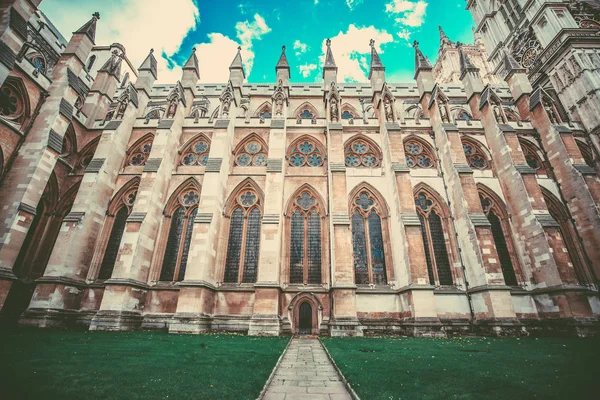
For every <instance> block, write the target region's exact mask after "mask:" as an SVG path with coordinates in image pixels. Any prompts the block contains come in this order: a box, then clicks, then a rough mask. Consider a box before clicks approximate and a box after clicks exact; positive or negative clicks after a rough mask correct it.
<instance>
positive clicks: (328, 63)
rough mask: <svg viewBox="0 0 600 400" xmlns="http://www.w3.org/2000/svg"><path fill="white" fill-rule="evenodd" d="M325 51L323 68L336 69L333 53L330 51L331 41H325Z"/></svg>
mask: <svg viewBox="0 0 600 400" xmlns="http://www.w3.org/2000/svg"><path fill="white" fill-rule="evenodd" d="M325 45H326V46H327V51H326V53H325V68H337V66H336V65H335V60H334V59H333V52H332V51H331V39H327V40H326V41H325Z"/></svg>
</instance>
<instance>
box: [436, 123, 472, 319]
mask: <svg viewBox="0 0 600 400" xmlns="http://www.w3.org/2000/svg"><path fill="white" fill-rule="evenodd" d="M429 136H431V138H433V139H435V132H434V131H429ZM433 146H434V148H435V156H436V157H437V159H438V165H439V162H440V151H439V149H438V147H437V143H436V142H435V140H433ZM439 168H440V169H439V171H440V174H441V177H442V181H443V182H444V191H445V193H446V199H448V211H449V212H450V219H451V220H452V226H453V227H454V221H455V219H454V213H453V212H452V207H450V205H451V204H450V196H449V194H448V185H447V183H446V176H445V175H444V170H443V169H442V167H441V165H440V166H439ZM454 236H455V239H457V238H458V233H456V228H455V229H454ZM456 246H457V247H458V257H459V258H460V265H461V267H462V273H463V279H464V281H465V288H466V290H465V293H466V295H467V300H468V301H469V312H470V313H471V319H470V320H469V324H470V325H471V326H472V325H473V321H474V320H475V311H473V299H472V298H471V293H469V280H468V279H467V269H466V267H465V262H464V260H463V256H462V249H461V248H460V243H459V242H458V240H456Z"/></svg>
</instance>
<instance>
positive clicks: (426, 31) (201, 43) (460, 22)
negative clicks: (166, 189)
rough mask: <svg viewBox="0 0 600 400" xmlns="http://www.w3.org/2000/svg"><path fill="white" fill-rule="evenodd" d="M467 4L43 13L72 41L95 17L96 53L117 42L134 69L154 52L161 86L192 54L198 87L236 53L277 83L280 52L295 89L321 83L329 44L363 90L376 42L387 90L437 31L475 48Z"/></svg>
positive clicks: (150, 2)
mask: <svg viewBox="0 0 600 400" xmlns="http://www.w3.org/2000/svg"><path fill="white" fill-rule="evenodd" d="M465 5H466V1H465V0H295V1H293V2H292V1H286V0H278V1H275V0H102V1H98V0H43V1H42V3H41V5H40V8H41V10H42V11H43V12H44V13H45V14H46V15H47V16H48V17H49V18H50V20H51V21H52V22H53V23H54V24H55V25H56V27H57V28H58V29H59V30H60V31H61V33H62V34H63V36H65V38H66V39H67V40H69V38H70V35H71V32H73V31H75V30H77V29H78V28H79V27H80V26H81V25H83V24H84V23H85V22H86V21H88V20H89V19H90V18H91V14H92V13H93V12H95V11H98V12H100V15H101V17H100V21H98V26H97V33H96V44H97V45H108V44H111V43H114V42H118V43H121V44H122V45H124V46H125V48H126V50H127V56H128V58H129V59H130V60H131V62H132V63H133V65H134V67H138V66H139V65H140V64H141V62H142V61H143V60H144V58H145V57H146V55H147V54H148V51H149V50H150V49H151V48H153V49H154V50H155V52H154V55H155V56H156V57H157V59H158V64H159V71H158V81H159V82H170V83H174V82H176V81H177V80H179V79H180V78H181V66H182V65H183V64H185V61H186V60H187V59H188V57H189V56H190V54H191V51H192V49H193V48H196V55H197V56H198V59H199V62H200V79H201V82H203V83H224V82H226V81H227V79H228V76H229V65H230V64H231V61H232V60H233V58H234V56H235V54H236V51H237V48H238V46H241V48H242V58H243V62H244V68H245V71H246V77H247V79H248V82H250V83H262V82H275V65H276V64H277V60H278V59H279V56H280V54H281V48H282V46H284V45H285V46H286V55H287V58H288V61H289V64H290V68H291V80H292V82H321V81H322V64H323V58H324V57H323V53H324V51H325V40H326V39H327V38H330V39H331V43H332V50H333V55H334V58H335V61H336V64H337V66H338V81H340V82H341V81H344V82H367V81H368V79H367V77H368V70H369V61H370V57H369V54H370V47H369V40H370V39H374V40H375V43H376V48H377V50H378V52H379V55H380V57H381V59H382V61H383V64H384V65H385V66H386V77H387V80H388V81H390V82H410V81H412V80H413V76H414V71H413V70H414V50H413V48H412V43H413V41H415V40H417V41H418V42H419V43H420V46H419V47H420V48H421V50H422V51H423V53H424V54H425V55H426V56H428V57H429V58H430V59H431V61H432V63H433V62H435V60H436V59H437V51H438V48H439V32H438V25H441V26H442V27H443V29H444V31H445V32H446V34H447V35H448V37H449V38H450V39H451V40H453V41H461V42H464V43H472V42H473V32H472V27H473V19H472V17H471V15H470V13H469V12H468V11H466V10H465Z"/></svg>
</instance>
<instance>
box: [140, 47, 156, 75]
mask: <svg viewBox="0 0 600 400" xmlns="http://www.w3.org/2000/svg"><path fill="white" fill-rule="evenodd" d="M153 53H154V49H150V53H148V57H146V59H145V60H144V62H143V63H142V65H141V66H140V67H139V68H138V71H140V72H141V71H150V72H151V73H152V75H153V76H154V79H157V78H158V63H157V62H156V58H154V54H153Z"/></svg>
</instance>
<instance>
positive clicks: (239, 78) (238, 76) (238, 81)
mask: <svg viewBox="0 0 600 400" xmlns="http://www.w3.org/2000/svg"><path fill="white" fill-rule="evenodd" d="M244 79H246V72H245V71H244V65H243V64H242V47H241V46H238V48H237V53H236V54H235V57H234V58H233V61H232V62H231V65H230V66H229V80H230V81H231V83H232V84H233V87H234V88H241V87H242V85H243V83H244Z"/></svg>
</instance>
